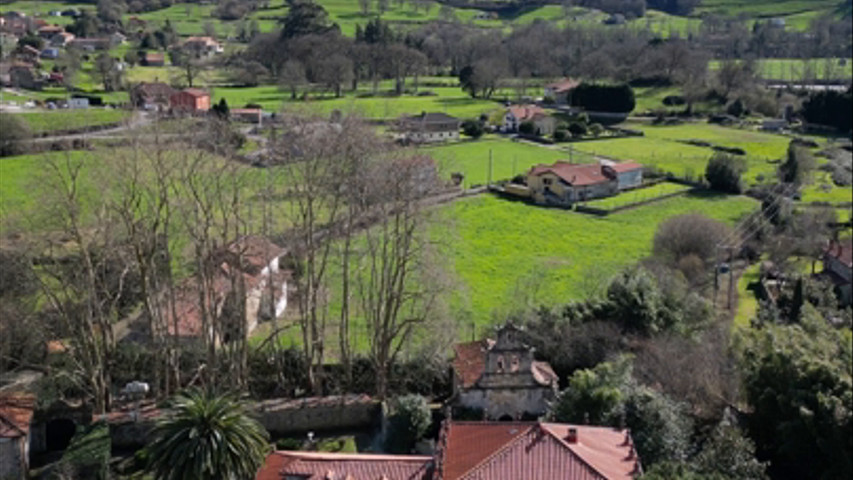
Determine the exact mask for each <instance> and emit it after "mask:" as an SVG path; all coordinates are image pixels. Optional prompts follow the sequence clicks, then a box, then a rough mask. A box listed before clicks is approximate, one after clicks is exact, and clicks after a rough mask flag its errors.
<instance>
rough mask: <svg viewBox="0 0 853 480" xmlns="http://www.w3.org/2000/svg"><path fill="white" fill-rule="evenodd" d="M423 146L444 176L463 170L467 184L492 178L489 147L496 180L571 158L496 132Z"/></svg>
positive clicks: (561, 152)
mask: <svg viewBox="0 0 853 480" xmlns="http://www.w3.org/2000/svg"><path fill="white" fill-rule="evenodd" d="M422 150H423V151H424V152H426V153H428V154H429V155H431V156H432V157H433V158H435V160H436V162H437V163H438V165H439V169H440V170H441V171H442V173H443V175H444V176H445V177H449V176H450V174H451V173H453V172H461V173H462V174H464V175H465V186H471V185H484V184H486V183H487V182H488V181H489V152H490V151H491V153H492V181H493V182H496V181H499V180H509V179H511V178H512V177H514V176H515V175H518V174H523V173H525V172H527V170H529V169H530V167H532V166H534V165H537V164H540V163H554V162H555V161H557V160H568V158H569V155H568V154H567V153H565V152H563V151H561V150H557V149H551V148H545V147H541V146H538V145H533V144H530V143H526V142H515V141H512V140H510V139H508V138H505V137H496V136H486V137H484V138H483V139H480V140H462V141H459V142H456V143H451V144H446V145H439V146H430V147H423V148H422ZM584 158H586V157H584ZM575 161H579V160H578V159H575Z"/></svg>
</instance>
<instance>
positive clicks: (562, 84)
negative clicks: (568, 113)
mask: <svg viewBox="0 0 853 480" xmlns="http://www.w3.org/2000/svg"><path fill="white" fill-rule="evenodd" d="M580 84H581V82H580V81H579V80H574V79H572V78H564V79H562V80H560V81H559V82H554V83H550V84H548V85H545V98H548V99H551V100H553V101H554V103H556V104H557V105H570V104H571V103H572V91H573V90H574V89H575V88H577V87H578V85H580Z"/></svg>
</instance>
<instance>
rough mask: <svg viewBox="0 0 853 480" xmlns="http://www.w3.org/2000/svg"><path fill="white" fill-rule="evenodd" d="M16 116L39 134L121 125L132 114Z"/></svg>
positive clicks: (84, 112)
mask: <svg viewBox="0 0 853 480" xmlns="http://www.w3.org/2000/svg"><path fill="white" fill-rule="evenodd" d="M14 115H17V116H18V117H17V118H21V119H23V120H25V121H26V122H27V125H29V127H30V131H31V132H32V133H35V134H39V133H46V132H55V131H63V130H74V129H78V128H84V127H90V126H95V125H105V124H110V123H119V122H122V121H124V120H125V119H127V118H128V117H129V116H130V112H128V111H126V110H115V109H112V110H107V109H103V108H89V109H85V110H52V111H43V112H27V113H16V114H14Z"/></svg>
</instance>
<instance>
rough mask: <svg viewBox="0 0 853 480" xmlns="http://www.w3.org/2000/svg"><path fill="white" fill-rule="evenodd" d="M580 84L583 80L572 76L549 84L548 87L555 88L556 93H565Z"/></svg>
mask: <svg viewBox="0 0 853 480" xmlns="http://www.w3.org/2000/svg"><path fill="white" fill-rule="evenodd" d="M580 84H581V82H580V81H579V80H574V79H572V78H564V79H562V80H560V81H559V82H554V83H551V84H549V85H548V86H547V87H548V88H551V89H553V90H554V92H556V93H563V92H568V91H569V90H572V89H574V88H576V87H577V86H578V85H580Z"/></svg>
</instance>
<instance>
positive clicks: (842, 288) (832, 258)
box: [821, 241, 853, 306]
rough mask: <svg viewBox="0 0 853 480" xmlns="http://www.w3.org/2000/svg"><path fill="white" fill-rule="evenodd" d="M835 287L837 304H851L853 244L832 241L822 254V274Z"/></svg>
mask: <svg viewBox="0 0 853 480" xmlns="http://www.w3.org/2000/svg"><path fill="white" fill-rule="evenodd" d="M821 275H822V276H824V277H827V278H829V280H830V281H831V282H832V283H833V284H834V285H835V290H836V294H837V296H838V302H839V303H840V304H841V305H842V306H844V305H850V303H851V284H852V283H853V243H850V242H849V241H848V242H847V243H842V242H837V241H833V242H832V243H830V244H829V246H828V247H826V249H825V250H824V252H823V272H821Z"/></svg>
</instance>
